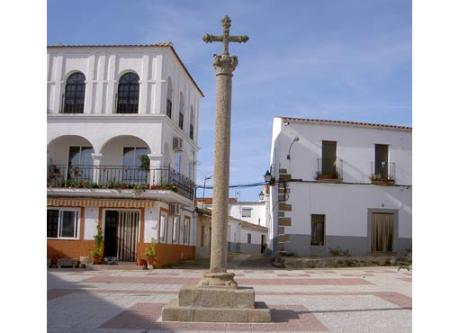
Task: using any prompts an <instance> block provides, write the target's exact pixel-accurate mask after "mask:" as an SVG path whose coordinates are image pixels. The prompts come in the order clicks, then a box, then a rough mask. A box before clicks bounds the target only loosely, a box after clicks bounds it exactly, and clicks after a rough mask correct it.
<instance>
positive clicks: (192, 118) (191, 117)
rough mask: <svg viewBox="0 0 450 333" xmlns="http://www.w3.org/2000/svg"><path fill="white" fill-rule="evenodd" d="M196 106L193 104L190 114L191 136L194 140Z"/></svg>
mask: <svg viewBox="0 0 450 333" xmlns="http://www.w3.org/2000/svg"><path fill="white" fill-rule="evenodd" d="M194 121H195V120H194V108H193V107H192V106H191V112H190V114H189V137H190V138H191V139H192V140H194Z"/></svg>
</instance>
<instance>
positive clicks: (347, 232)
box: [269, 118, 412, 255]
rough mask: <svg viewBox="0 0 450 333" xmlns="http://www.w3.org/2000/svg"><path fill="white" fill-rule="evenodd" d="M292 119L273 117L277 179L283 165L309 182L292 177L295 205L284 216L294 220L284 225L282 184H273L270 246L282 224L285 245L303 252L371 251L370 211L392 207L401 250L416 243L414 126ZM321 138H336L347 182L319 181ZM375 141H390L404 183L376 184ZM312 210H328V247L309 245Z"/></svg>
mask: <svg viewBox="0 0 450 333" xmlns="http://www.w3.org/2000/svg"><path fill="white" fill-rule="evenodd" d="M288 121H289V124H288V125H285V124H283V120H282V119H281V118H275V119H274V121H273V128H272V135H273V136H272V147H271V167H272V175H274V176H275V178H276V179H277V180H278V179H279V177H280V169H285V173H286V174H288V175H289V176H290V177H291V178H293V179H301V180H303V181H305V183H299V182H287V186H288V189H289V194H288V200H287V201H285V202H283V203H284V204H287V205H288V206H290V207H292V208H289V209H288V210H287V211H284V212H283V214H285V215H284V216H283V217H286V218H287V219H288V220H289V219H290V221H289V222H286V220H285V221H284V222H283V224H284V225H279V204H280V201H279V199H280V198H279V196H278V189H279V186H278V185H274V186H270V192H269V210H270V219H271V220H272V222H271V224H270V226H269V238H270V240H271V241H270V242H269V246H270V247H271V248H274V244H273V243H272V242H273V241H274V240H275V239H277V235H278V231H279V226H280V227H282V229H283V228H284V234H286V235H289V241H288V242H287V243H286V244H285V245H286V246H285V250H287V251H290V252H295V253H297V254H299V255H326V254H328V247H335V246H338V245H339V246H341V248H349V249H350V250H351V251H352V253H353V254H368V251H369V250H368V249H369V245H368V242H369V239H368V237H367V236H368V222H367V221H368V210H369V209H391V210H393V211H395V212H398V237H399V238H398V241H397V243H398V250H399V251H400V252H402V251H404V250H405V249H406V248H411V237H412V217H411V203H412V199H411V192H412V190H411V131H410V130H405V129H392V128H367V127H358V126H348V125H329V124H321V125H318V124H305V123H302V122H301V121H300V122H297V121H296V120H288ZM295 137H298V138H299V141H298V142H295V143H293V144H292V149H291V151H290V156H291V159H290V160H288V159H287V158H286V156H287V154H288V153H289V147H290V145H291V143H292V142H293V139H294V138H295ZM322 140H332V141H337V158H340V159H342V160H343V184H327V183H320V182H316V181H315V176H316V172H317V171H318V159H319V158H321V145H322ZM375 144H388V145H389V161H390V162H395V164H396V172H395V173H396V175H395V180H396V184H397V185H402V186H377V185H371V180H370V177H371V174H372V166H371V162H373V161H374V157H375V149H374V145H375ZM306 182H310V183H306ZM344 183H358V184H344ZM291 209H292V211H290V210H291ZM311 214H326V227H325V230H326V240H325V241H326V246H325V248H324V249H318V248H317V247H311V246H310V234H311V217H310V215H311ZM285 223H288V224H285Z"/></svg>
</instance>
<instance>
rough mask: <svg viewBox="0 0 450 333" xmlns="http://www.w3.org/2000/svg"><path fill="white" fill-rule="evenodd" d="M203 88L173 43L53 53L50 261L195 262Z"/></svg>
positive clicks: (60, 49) (50, 54) (50, 82)
mask: <svg viewBox="0 0 450 333" xmlns="http://www.w3.org/2000/svg"><path fill="white" fill-rule="evenodd" d="M202 96H203V94H202V92H201V90H200V89H199V87H198V86H197V84H196V83H195V81H194V80H193V78H192V77H191V75H190V74H189V72H188V71H187V69H186V67H185V66H184V64H183V63H182V61H181V59H180V58H179V57H178V55H177V53H176V52H175V50H174V48H173V46H172V45H171V44H170V43H161V44H152V45H85V46H81V45H79V46H74V45H67V46H50V47H48V103H47V123H48V130H47V135H48V140H47V143H48V146H47V157H48V158H47V161H48V176H47V183H48V218H47V237H48V253H49V256H52V257H69V258H79V256H86V255H88V253H89V250H90V249H92V247H93V244H94V241H93V237H94V235H95V234H96V232H97V226H100V227H101V230H102V233H103V235H104V238H105V240H104V244H105V245H104V255H105V256H117V257H118V258H119V260H121V261H135V260H136V259H138V258H139V257H140V256H142V253H143V251H144V248H145V244H146V243H149V242H151V241H152V240H155V241H157V242H158V243H159V244H158V252H159V253H158V257H159V263H160V264H165V263H167V262H170V261H174V260H178V259H180V258H186V257H193V255H194V252H195V230H194V229H195V223H192V218H193V211H194V202H193V200H194V195H195V179H196V160H197V152H198V149H199V147H198V144H197V136H198V119H199V105H200V98H201V97H202Z"/></svg>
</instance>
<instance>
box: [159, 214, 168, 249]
mask: <svg viewBox="0 0 450 333" xmlns="http://www.w3.org/2000/svg"><path fill="white" fill-rule="evenodd" d="M166 241H167V215H166V214H163V213H161V215H160V216H159V242H160V243H166Z"/></svg>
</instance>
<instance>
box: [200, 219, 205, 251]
mask: <svg viewBox="0 0 450 333" xmlns="http://www.w3.org/2000/svg"><path fill="white" fill-rule="evenodd" d="M200 230H201V231H200V246H201V247H203V246H205V226H204V225H203V224H202V227H201V229H200Z"/></svg>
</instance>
